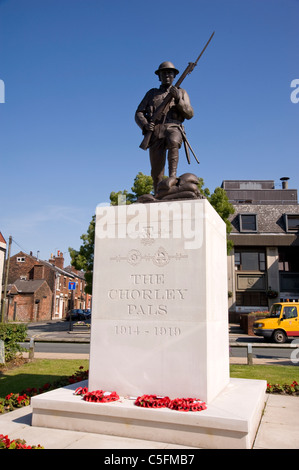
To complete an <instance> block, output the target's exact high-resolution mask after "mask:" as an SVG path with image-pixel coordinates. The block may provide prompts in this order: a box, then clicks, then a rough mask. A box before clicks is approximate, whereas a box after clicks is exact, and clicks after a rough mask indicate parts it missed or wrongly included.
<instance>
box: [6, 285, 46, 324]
mask: <svg viewBox="0 0 299 470" xmlns="http://www.w3.org/2000/svg"><path fill="white" fill-rule="evenodd" d="M7 298H8V299H9V300H8V306H7V311H6V315H7V319H8V321H25V322H26V321H39V320H49V319H50V318H51V309H52V298H53V295H52V292H51V289H50V287H49V285H48V283H47V281H44V280H43V279H41V280H37V281H34V280H30V281H24V280H21V279H17V280H16V281H15V282H14V283H13V284H10V285H8V286H7Z"/></svg>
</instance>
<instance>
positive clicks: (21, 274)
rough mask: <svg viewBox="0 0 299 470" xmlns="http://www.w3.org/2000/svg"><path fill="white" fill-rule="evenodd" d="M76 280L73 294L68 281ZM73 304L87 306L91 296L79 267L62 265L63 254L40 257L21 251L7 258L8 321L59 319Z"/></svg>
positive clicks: (77, 306)
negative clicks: (86, 290) (46, 258)
mask: <svg viewBox="0 0 299 470" xmlns="http://www.w3.org/2000/svg"><path fill="white" fill-rule="evenodd" d="M74 281H75V282H76V289H75V291H74V294H73V298H72V294H71V292H70V290H69V282H74ZM72 301H73V302H74V305H73V308H81V309H84V308H90V304H91V296H90V295H89V294H86V293H85V279H84V273H83V272H82V271H77V270H76V269H75V268H73V267H72V266H68V267H65V268H64V258H63V254H62V253H61V252H59V251H58V253H57V255H55V256H53V255H52V256H51V258H50V259H49V261H43V260H40V259H38V258H36V257H34V256H33V255H32V254H29V255H28V254H27V253H24V252H22V251H20V252H19V253H17V254H16V255H14V256H12V257H11V258H10V263H9V274H8V287H7V306H6V317H7V318H8V320H9V321H11V320H15V321H39V320H50V319H53V320H54V319H60V318H64V317H65V316H66V313H67V312H68V310H69V309H70V308H71V303H72Z"/></svg>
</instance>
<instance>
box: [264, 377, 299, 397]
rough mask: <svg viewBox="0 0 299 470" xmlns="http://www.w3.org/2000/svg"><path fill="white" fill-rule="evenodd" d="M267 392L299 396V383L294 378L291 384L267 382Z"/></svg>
mask: <svg viewBox="0 0 299 470" xmlns="http://www.w3.org/2000/svg"><path fill="white" fill-rule="evenodd" d="M267 393H277V394H283V395H295V396H299V384H298V382H296V381H295V380H294V382H292V383H291V384H282V385H280V384H269V383H268V384H267Z"/></svg>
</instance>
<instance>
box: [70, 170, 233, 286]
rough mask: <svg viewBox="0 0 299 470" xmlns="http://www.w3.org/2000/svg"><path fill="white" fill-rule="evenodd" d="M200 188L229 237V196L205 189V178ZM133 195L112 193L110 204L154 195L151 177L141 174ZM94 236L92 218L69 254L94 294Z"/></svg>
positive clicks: (128, 202)
mask: <svg viewBox="0 0 299 470" xmlns="http://www.w3.org/2000/svg"><path fill="white" fill-rule="evenodd" d="M198 188H199V190H200V192H201V194H203V195H204V196H205V197H206V198H207V199H208V201H209V202H210V204H211V205H212V206H213V207H214V209H215V210H216V212H218V214H219V215H220V217H221V218H222V219H223V220H224V222H225V223H226V232H227V234H228V235H229V234H230V232H231V228H232V227H231V223H230V221H229V216H230V215H232V214H233V213H234V208H233V206H232V205H231V204H230V202H229V200H228V197H227V194H226V192H225V190H224V189H223V188H219V187H217V188H216V189H215V191H214V193H213V194H210V190H209V189H208V188H205V187H204V180H203V178H199V183H198ZM131 191H132V192H131V193H129V192H128V191H127V190H126V189H125V190H123V191H118V192H111V193H110V204H111V205H112V206H117V205H118V204H119V202H120V200H121V203H122V204H123V203H124V201H125V202H126V204H133V203H134V202H136V201H137V199H138V197H139V196H142V195H143V194H150V193H153V180H152V178H151V176H147V175H144V174H143V173H141V172H139V173H138V174H137V176H136V177H135V179H134V184H133V186H132V188H131ZM120 198H121V199H120ZM94 235H95V216H93V217H92V220H91V222H90V224H89V227H88V230H87V234H83V235H82V236H81V239H82V240H83V244H82V245H81V246H80V248H79V251H76V250H74V249H73V248H69V253H70V256H71V264H72V266H74V267H75V268H76V269H79V270H83V271H84V272H85V280H86V288H85V290H86V292H87V293H90V294H91V292H92V273H93V253H94ZM232 246H233V243H232V241H231V240H228V241H227V252H228V253H229V251H230V250H231V248H232Z"/></svg>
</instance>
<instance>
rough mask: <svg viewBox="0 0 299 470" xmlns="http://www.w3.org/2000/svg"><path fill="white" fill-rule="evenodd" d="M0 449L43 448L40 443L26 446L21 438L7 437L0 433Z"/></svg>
mask: <svg viewBox="0 0 299 470" xmlns="http://www.w3.org/2000/svg"><path fill="white" fill-rule="evenodd" d="M0 449H44V447H42V446H41V445H39V444H38V445H37V446H27V444H26V441H24V440H23V439H13V440H10V439H8V436H4V434H0Z"/></svg>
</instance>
